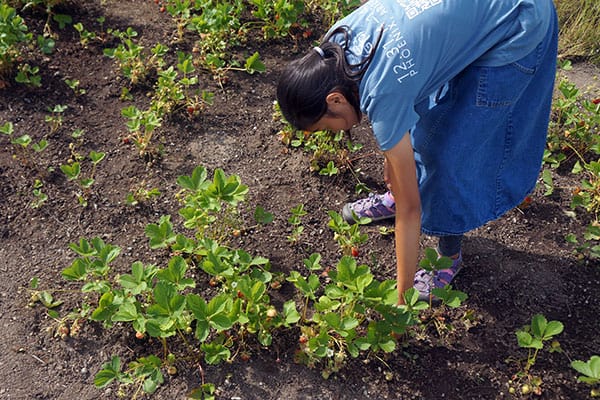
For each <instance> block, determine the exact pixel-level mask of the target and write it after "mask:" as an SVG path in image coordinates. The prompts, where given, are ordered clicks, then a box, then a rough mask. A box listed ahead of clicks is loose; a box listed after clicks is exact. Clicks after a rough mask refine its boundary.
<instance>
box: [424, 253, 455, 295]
mask: <svg viewBox="0 0 600 400" xmlns="http://www.w3.org/2000/svg"><path fill="white" fill-rule="evenodd" d="M461 268H462V253H458V258H457V259H456V260H454V262H453V263H452V266H451V267H450V268H447V269H440V270H438V271H425V270H424V269H421V270H419V271H417V273H416V274H415V280H414V284H413V286H414V288H415V289H417V290H418V291H419V300H424V301H429V300H430V299H431V300H433V301H436V300H439V299H437V298H436V297H435V296H432V295H431V291H432V290H433V289H441V288H443V287H444V286H446V285H448V284H450V282H452V279H454V277H456V274H458V272H459V271H460V270H461Z"/></svg>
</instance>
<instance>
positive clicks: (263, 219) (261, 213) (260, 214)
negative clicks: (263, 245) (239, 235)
mask: <svg viewBox="0 0 600 400" xmlns="http://www.w3.org/2000/svg"><path fill="white" fill-rule="evenodd" d="M254 220H255V221H256V222H257V223H259V224H261V225H266V224H270V223H271V222H273V214H271V213H270V212H267V211H265V209H264V208H262V207H261V206H256V209H255V210H254Z"/></svg>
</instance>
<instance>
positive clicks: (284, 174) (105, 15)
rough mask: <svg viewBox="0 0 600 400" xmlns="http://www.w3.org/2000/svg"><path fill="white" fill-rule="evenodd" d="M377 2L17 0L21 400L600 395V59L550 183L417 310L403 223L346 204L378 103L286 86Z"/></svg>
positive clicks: (5, 281)
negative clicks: (311, 101) (295, 109)
mask: <svg viewBox="0 0 600 400" xmlns="http://www.w3.org/2000/svg"><path fill="white" fill-rule="evenodd" d="M359 4H360V1H358V0H355V1H352V0H349V1H343V2H331V1H329V0H314V1H309V2H298V1H281V0H277V1H265V0H245V1H242V0H231V1H221V2H216V1H211V0H156V1H155V0H124V1H113V0H94V1H77V0H31V1H25V0H22V1H21V0H15V1H10V0H9V1H7V0H2V1H1V2H0V223H1V224H0V305H1V308H0V323H1V326H2V329H3V335H4V339H3V340H2V341H0V399H73V398H78V399H119V398H127V399H186V398H192V399H399V398H401V399H440V398H448V399H527V398H536V399H537V398H539V399H585V398H593V397H598V396H600V335H598V331H599V329H600V326H599V320H598V314H599V313H600V305H599V302H598V299H600V242H599V241H600V222H599V217H600V215H599V213H600V139H599V127H600V83H599V82H598V78H597V77H598V76H599V75H600V70H599V69H598V67H597V66H595V65H594V64H592V63H589V62H586V60H585V59H583V60H582V59H581V58H577V59H569V58H568V57H561V59H560V60H559V61H560V62H559V64H560V68H559V70H558V71H557V80H556V97H555V102H554V105H553V111H552V123H551V126H550V129H549V135H548V146H547V151H546V154H545V156H544V165H543V170H542V173H541V174H540V179H539V183H538V185H537V187H536V189H535V191H534V192H533V193H531V194H530V196H528V197H527V198H526V199H525V201H524V202H523V204H521V206H519V207H518V208H516V209H514V210H512V211H511V212H509V213H508V214H507V215H505V216H504V217H503V218H501V219H499V220H498V221H494V222H492V223H489V224H488V225H486V226H484V227H482V228H480V229H477V230H476V231H473V232H471V233H469V234H468V235H467V237H466V239H465V243H464V250H463V252H464V262H465V268H464V269H463V270H462V272H461V274H460V275H459V276H458V277H457V278H456V280H455V282H454V285H453V287H447V288H446V289H444V290H440V291H439V292H438V293H437V295H438V296H439V297H440V298H441V299H442V303H441V304H438V305H431V304H428V303H425V302H420V301H417V295H416V293H415V292H414V291H412V290H409V291H408V292H406V293H405V294H404V296H405V299H406V305H404V306H397V305H396V300H397V296H398V294H397V292H396V290H395V269H396V267H395V261H394V252H393V225H392V223H390V222H383V223H377V224H370V223H369V221H359V222H358V223H357V224H348V223H346V222H344V220H343V219H342V218H341V215H340V212H341V207H342V206H343V204H344V203H345V202H347V201H349V200H354V199H356V198H359V197H362V196H365V195H366V194H367V193H368V192H369V191H375V192H378V191H382V190H384V185H383V179H382V178H383V168H382V166H383V163H382V161H383V158H382V156H381V154H380V153H379V151H378V150H377V147H376V145H375V142H374V140H373V138H372V137H371V134H370V131H369V126H368V123H367V122H366V121H365V122H363V123H362V124H361V125H360V126H359V127H358V128H357V129H356V130H355V131H353V135H352V137H351V138H350V137H347V136H345V135H344V134H342V133H336V132H316V133H314V134H311V135H308V134H306V133H305V132H296V131H293V130H292V129H290V127H289V126H288V125H287V124H286V122H285V121H284V120H282V117H281V115H280V113H279V112H278V109H277V105H276V104H275V103H274V100H275V94H274V93H275V86H276V83H277V79H278V76H279V72H280V71H281V69H282V68H283V66H284V65H285V64H286V63H287V62H288V61H290V60H291V59H294V58H296V57H298V56H299V55H301V54H302V53H303V52H304V51H305V50H306V49H309V48H310V47H311V46H312V45H313V44H314V43H315V42H316V41H317V40H318V39H319V37H320V35H321V34H323V33H324V30H325V29H326V27H327V26H328V25H329V24H331V23H332V22H333V21H335V20H336V19H337V18H338V17H339V16H341V15H343V14H344V13H347V12H349V11H350V10H353V9H354V8H356V7H357V6H358V5H359ZM592 7H593V6H592ZM431 246H432V239H431V238H428V237H426V236H423V238H422V266H423V267H424V268H436V267H440V266H443V265H444V263H445V262H446V261H447V260H445V259H441V260H438V259H437V256H436V254H435V252H434V251H433V250H432V249H431V248H430V247H431Z"/></svg>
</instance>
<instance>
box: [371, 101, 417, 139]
mask: <svg viewBox="0 0 600 400" xmlns="http://www.w3.org/2000/svg"><path fill="white" fill-rule="evenodd" d="M400 97H401V95H399V94H385V95H379V96H376V97H372V98H369V99H368V100H367V101H365V103H364V106H365V107H364V108H365V112H366V114H367V116H368V117H369V120H370V122H371V126H372V128H373V134H374V135H375V139H376V141H377V144H378V146H379V148H380V149H381V150H382V151H386V150H390V149H391V148H392V147H394V146H395V145H396V144H397V143H398V142H399V141H400V140H401V139H402V138H403V137H404V135H405V134H406V132H408V131H409V130H410V129H411V128H412V127H413V126H415V124H416V123H417V121H418V120H419V115H418V114H417V113H416V112H415V110H414V105H413V102H412V100H413V99H412V98H411V101H410V102H408V103H407V102H403V101H402V100H401V99H400Z"/></svg>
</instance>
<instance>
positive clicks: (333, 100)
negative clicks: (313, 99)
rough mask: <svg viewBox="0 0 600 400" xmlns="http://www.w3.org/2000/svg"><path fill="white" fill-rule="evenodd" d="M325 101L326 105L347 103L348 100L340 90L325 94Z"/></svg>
mask: <svg viewBox="0 0 600 400" xmlns="http://www.w3.org/2000/svg"><path fill="white" fill-rule="evenodd" d="M325 102H326V103H327V105H332V104H337V105H339V104H344V103H348V100H347V99H346V97H345V96H344V95H343V94H341V93H340V92H331V93H329V94H328V95H327V97H325Z"/></svg>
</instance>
